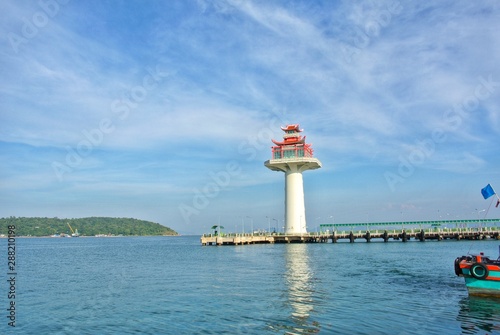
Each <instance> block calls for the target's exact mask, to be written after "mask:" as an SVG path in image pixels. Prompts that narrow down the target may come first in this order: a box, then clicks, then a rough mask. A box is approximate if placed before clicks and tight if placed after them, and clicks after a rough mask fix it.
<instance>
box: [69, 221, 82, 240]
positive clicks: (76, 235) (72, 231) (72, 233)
mask: <svg viewBox="0 0 500 335" xmlns="http://www.w3.org/2000/svg"><path fill="white" fill-rule="evenodd" d="M68 227H69V229H71V236H70V235H68V237H80V234H78V229H75V230H73V228H72V227H71V226H70V225H69V223H68Z"/></svg>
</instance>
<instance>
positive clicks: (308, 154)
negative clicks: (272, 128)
mask: <svg viewBox="0 0 500 335" xmlns="http://www.w3.org/2000/svg"><path fill="white" fill-rule="evenodd" d="M281 129H282V130H283V131H284V132H285V134H284V136H283V141H282V142H279V141H275V140H273V143H274V144H275V146H273V147H272V148H271V159H270V160H268V161H266V162H265V163H264V165H265V166H266V167H267V168H268V169H270V170H273V171H286V170H289V169H290V164H294V165H296V166H297V167H298V168H299V169H300V170H302V171H304V170H313V169H318V168H320V167H321V162H320V161H319V160H318V159H317V158H314V157H313V153H314V151H313V149H312V147H311V144H307V143H305V139H306V137H305V136H301V135H300V133H301V132H302V130H301V129H299V125H288V126H286V127H282V128H281Z"/></svg>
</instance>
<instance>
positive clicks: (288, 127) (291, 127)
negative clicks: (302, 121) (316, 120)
mask: <svg viewBox="0 0 500 335" xmlns="http://www.w3.org/2000/svg"><path fill="white" fill-rule="evenodd" d="M281 130H283V131H287V130H295V131H297V132H299V133H300V132H302V131H303V129H299V125H298V124H289V125H287V126H286V127H281Z"/></svg>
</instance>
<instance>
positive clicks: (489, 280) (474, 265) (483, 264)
mask: <svg viewBox="0 0 500 335" xmlns="http://www.w3.org/2000/svg"><path fill="white" fill-rule="evenodd" d="M455 274H456V275H457V276H461V277H464V279H465V286H467V291H468V292H469V296H485V297H498V298H500V256H499V257H498V258H497V259H496V260H492V259H490V258H489V257H487V256H485V255H484V253H482V252H481V253H479V255H467V256H461V257H457V258H456V259H455Z"/></svg>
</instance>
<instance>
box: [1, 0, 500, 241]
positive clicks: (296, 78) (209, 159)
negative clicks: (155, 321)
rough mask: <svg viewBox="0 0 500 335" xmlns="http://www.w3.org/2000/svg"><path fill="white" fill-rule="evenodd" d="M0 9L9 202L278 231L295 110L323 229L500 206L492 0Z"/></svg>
mask: <svg viewBox="0 0 500 335" xmlns="http://www.w3.org/2000/svg"><path fill="white" fill-rule="evenodd" d="M0 7H1V11H0V13H1V14H0V29H1V31H2V34H1V35H2V43H1V44H0V74H1V78H2V83H1V84H0V217H9V216H18V217H34V216H42V217H59V218H80V217H88V216H110V217H132V218H138V219H143V220H150V221H153V222H157V223H160V224H162V225H165V226H168V227H171V228H173V229H175V230H177V231H179V232H181V233H183V234H199V233H203V232H209V231H210V227H211V226H212V225H214V224H221V225H223V226H225V229H226V230H227V231H238V232H241V231H243V230H246V231H249V229H251V228H253V229H254V230H256V229H268V228H269V227H270V226H271V227H278V229H280V227H281V226H282V225H283V217H284V174H283V173H280V172H274V171H271V170H268V169H267V168H265V166H264V161H266V160H268V159H270V158H271V146H272V142H271V139H277V140H281V139H282V137H283V131H282V130H281V129H280V127H281V126H284V125H287V124H300V127H301V128H302V129H304V132H303V134H304V135H305V136H306V141H307V142H308V143H311V144H312V147H313V149H314V155H315V157H316V158H318V159H319V160H320V161H321V163H322V168H321V169H318V170H313V171H306V172H304V174H303V177H304V192H305V203H306V216H307V226H308V230H310V231H314V230H316V229H317V227H318V226H319V224H322V223H352V222H367V221H368V222H385V221H400V220H404V221H419V220H439V219H441V220H455V219H475V218H479V217H480V218H483V217H486V218H499V217H500V207H499V208H495V203H496V196H493V197H492V198H490V199H486V200H485V199H483V197H482V196H481V192H480V190H481V189H482V188H483V187H485V186H486V185H487V184H488V183H490V184H491V186H492V187H493V188H494V189H495V188H496V189H498V190H499V192H500V171H499V168H498V167H499V164H500V149H499V138H500V67H499V66H498V64H500V34H498V32H499V31H500V3H498V1H496V0H489V1H488V0H485V1H465V0H459V1H456V0H449V1H446V0H443V1H425V2H424V1H405V0H395V1H393V0H388V1H385V0H381V1H356V2H353V1H347V0H345V1H340V0H339V1H337V0H332V1H310V0H287V1H285V0H270V1H251V0H249V1H244V0H214V1H208V0H183V1H180V0H178V1H175V0H174V1H154V0H145V1H132V0H130V1H119V0H110V1H91V0H89V1H74V0H40V1H7V0H2V1H0Z"/></svg>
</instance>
